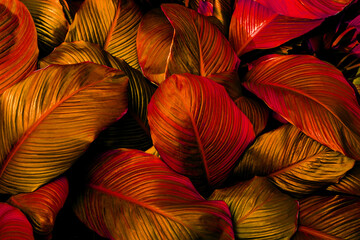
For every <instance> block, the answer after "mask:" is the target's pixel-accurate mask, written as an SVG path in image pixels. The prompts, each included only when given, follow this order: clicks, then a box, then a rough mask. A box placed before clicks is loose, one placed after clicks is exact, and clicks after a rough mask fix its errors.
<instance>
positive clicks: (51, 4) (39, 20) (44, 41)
mask: <svg viewBox="0 0 360 240" xmlns="http://www.w3.org/2000/svg"><path fill="white" fill-rule="evenodd" d="M21 1H22V2H23V3H24V4H25V6H26V7H27V8H28V10H29V11H30V14H31V16H32V18H33V19H34V23H35V26H36V31H37V34H38V44H39V49H40V52H42V55H47V54H49V53H50V52H51V51H52V50H53V49H54V48H55V47H56V46H58V45H60V44H61V43H62V42H63V41H64V39H65V36H66V33H67V30H68V27H69V23H68V20H67V19H66V15H65V11H67V12H69V9H64V7H66V5H64V6H63V5H61V3H60V0H21ZM64 2H66V1H63V3H64Z"/></svg>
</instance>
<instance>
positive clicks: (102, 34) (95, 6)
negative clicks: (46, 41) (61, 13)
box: [65, 0, 142, 69]
mask: <svg viewBox="0 0 360 240" xmlns="http://www.w3.org/2000/svg"><path fill="white" fill-rule="evenodd" d="M141 18H142V13H141V12H140V9H139V8H138V6H137V5H136V4H135V3H134V1H133V0H101V1H97V0H85V1H84V3H83V4H81V6H80V9H79V10H78V11H77V13H76V14H75V18H74V21H73V23H72V24H71V25H70V28H69V32H68V34H67V35H66V38H65V41H67V42H74V41H79V40H84V41H87V42H91V43H96V44H99V45H100V46H101V47H102V48H104V49H105V50H106V51H108V52H109V53H110V54H111V55H113V56H115V57H119V58H122V59H124V60H125V61H126V62H127V63H128V64H129V65H130V66H132V67H134V68H136V69H139V63H138V60H137V52H136V34H137V29H138V26H139V23H140V20H141Z"/></svg>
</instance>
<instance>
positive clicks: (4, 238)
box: [0, 202, 34, 240]
mask: <svg viewBox="0 0 360 240" xmlns="http://www.w3.org/2000/svg"><path fill="white" fill-rule="evenodd" d="M0 233H1V234H0V240H11V239H18V240H34V235H33V229H32V227H31V224H30V223H29V221H28V220H27V218H26V216H25V215H24V214H23V213H22V212H21V211H20V210H19V209H17V208H15V207H13V206H11V205H9V204H7V203H2V202H0Z"/></svg>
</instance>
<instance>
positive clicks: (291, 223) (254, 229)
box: [209, 177, 298, 239]
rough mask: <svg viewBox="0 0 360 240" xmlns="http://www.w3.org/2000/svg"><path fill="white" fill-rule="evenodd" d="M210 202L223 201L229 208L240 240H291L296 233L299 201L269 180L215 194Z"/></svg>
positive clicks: (249, 182)
mask: <svg viewBox="0 0 360 240" xmlns="http://www.w3.org/2000/svg"><path fill="white" fill-rule="evenodd" d="M209 199H210V200H223V201H225V202H226V204H227V205H228V206H229V209H230V212H231V215H232V219H233V224H234V232H235V236H236V239H290V237H291V236H292V235H293V234H294V233H295V231H296V227H297V217H298V203H297V201H295V200H294V199H292V198H291V197H289V196H288V195H286V194H283V193H281V192H280V191H279V190H278V189H276V187H275V186H273V185H272V184H271V183H270V182H268V180H266V178H261V177H255V178H253V179H252V180H249V181H246V182H242V183H238V184H237V185H235V186H232V187H228V188H224V189H220V190H215V192H214V193H213V194H212V195H211V196H210V198H209Z"/></svg>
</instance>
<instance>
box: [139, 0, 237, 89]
mask: <svg viewBox="0 0 360 240" xmlns="http://www.w3.org/2000/svg"><path fill="white" fill-rule="evenodd" d="M161 8H162V11H163V12H164V14H165V15H166V17H164V16H161V13H160V12H153V13H151V15H150V16H147V17H146V18H144V20H143V23H142V24H141V27H140V28H139V36H138V39H137V46H138V56H139V59H140V60H139V61H140V66H141V68H142V70H143V73H144V75H145V76H147V77H149V79H150V80H151V81H154V82H156V83H158V84H160V83H161V82H162V81H164V80H165V79H166V78H167V77H169V76H171V75H172V74H175V73H176V74H179V73H192V74H196V75H200V76H210V75H212V74H216V73H222V72H231V71H235V72H236V71H237V68H238V65H239V62H240V60H239V59H238V58H237V56H236V54H235V53H234V51H233V50H232V48H231V46H230V44H229V42H228V41H227V39H226V38H225V36H224V35H223V34H222V33H221V32H220V30H218V29H217V27H215V26H214V25H213V24H211V23H210V22H209V21H207V20H206V18H205V17H204V16H202V15H200V14H198V13H197V12H195V11H194V10H192V9H188V8H186V7H184V6H181V5H178V4H163V5H162V6H161ZM149 19H152V20H153V21H152V22H150V21H149ZM167 19H168V20H167ZM153 22H155V23H154V24H155V25H153ZM171 26H172V28H173V30H172V31H171V30H170V27H171ZM153 46H154V47H153ZM155 47H156V48H155Z"/></svg>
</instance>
